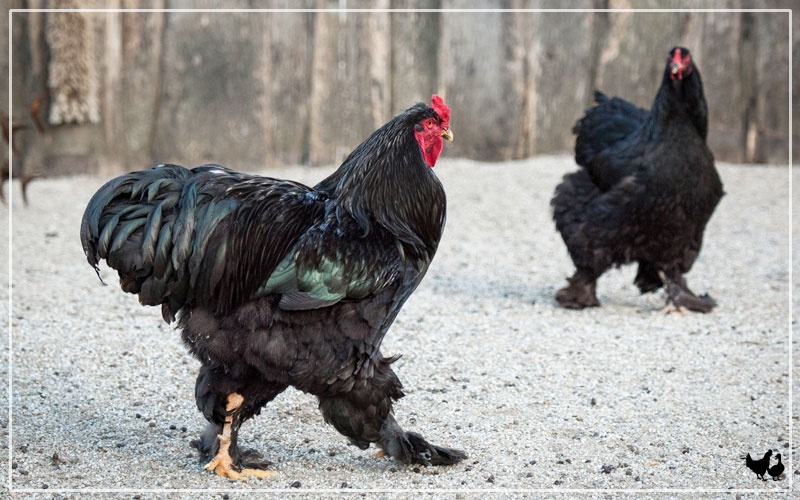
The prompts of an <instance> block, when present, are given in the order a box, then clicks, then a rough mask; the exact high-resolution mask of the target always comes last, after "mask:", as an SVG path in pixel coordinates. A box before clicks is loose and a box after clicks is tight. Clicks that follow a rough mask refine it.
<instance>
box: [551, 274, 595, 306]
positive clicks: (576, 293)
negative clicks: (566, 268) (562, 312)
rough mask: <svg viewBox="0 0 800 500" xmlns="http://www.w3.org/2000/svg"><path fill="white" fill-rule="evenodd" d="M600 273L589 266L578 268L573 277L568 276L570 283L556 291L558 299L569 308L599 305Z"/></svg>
mask: <svg viewBox="0 0 800 500" xmlns="http://www.w3.org/2000/svg"><path fill="white" fill-rule="evenodd" d="M599 276H600V275H599V274H597V273H595V272H594V271H592V270H590V269H587V268H578V269H577V270H576V271H575V274H573V275H572V277H571V278H567V282H568V283H569V285H567V286H566V287H564V288H562V289H561V290H559V291H558V293H556V300H557V301H558V303H559V304H561V306H562V307H566V308H567V309H583V308H584V307H599V306H600V301H599V300H597V292H596V289H597V278H598V277H599Z"/></svg>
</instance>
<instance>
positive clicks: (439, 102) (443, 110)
mask: <svg viewBox="0 0 800 500" xmlns="http://www.w3.org/2000/svg"><path fill="white" fill-rule="evenodd" d="M431 107H432V108H433V110H434V111H436V114H437V115H439V120H440V121H441V122H442V123H443V124H445V125H448V124H449V123H450V108H449V107H447V104H445V103H444V99H442V98H441V97H440V96H438V95H436V94H433V95H432V96H431ZM445 128H447V127H446V126H445Z"/></svg>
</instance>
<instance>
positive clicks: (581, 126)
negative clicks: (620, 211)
mask: <svg viewBox="0 0 800 500" xmlns="http://www.w3.org/2000/svg"><path fill="white" fill-rule="evenodd" d="M594 96H595V101H596V103H597V104H596V105H595V106H594V107H592V108H590V109H588V110H587V111H586V113H585V114H584V116H583V118H581V119H580V120H578V121H577V123H575V126H574V127H573V129H572V132H573V133H574V134H576V136H577V137H576V139H575V161H576V162H577V163H578V165H580V166H582V167H584V168H585V169H586V171H587V172H588V173H589V175H590V176H591V178H592V180H593V181H594V183H595V184H596V185H597V186H598V187H599V188H600V189H601V190H602V191H607V190H608V189H610V188H611V186H613V185H614V184H616V183H617V182H619V181H620V180H621V179H623V178H624V177H625V176H627V175H631V174H633V173H635V172H636V171H637V169H638V168H639V162H637V161H636V158H638V157H640V156H641V153H642V150H641V146H640V145H641V144H642V141H641V140H640V139H639V131H640V130H641V128H642V125H643V124H644V123H645V121H647V119H648V117H649V115H650V111H648V110H646V109H643V108H638V107H636V106H634V105H633V104H631V103H630V102H628V101H625V100H624V99H620V98H618V97H614V98H611V99H609V98H608V97H607V96H606V95H605V94H603V93H602V92H599V91H595V94H594Z"/></svg>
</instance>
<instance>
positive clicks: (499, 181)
mask: <svg viewBox="0 0 800 500" xmlns="http://www.w3.org/2000/svg"><path fill="white" fill-rule="evenodd" d="M574 168H575V166H574V163H573V162H572V160H571V158H569V157H566V156H546V157H535V158H532V159H529V160H525V161H518V162H507V163H501V164H487V163H477V162H473V161H468V160H447V159H443V160H442V161H441V162H440V164H439V166H437V168H436V171H437V173H438V174H439V176H440V177H441V179H442V182H443V183H444V185H445V188H446V190H447V193H448V223H447V228H446V231H445V236H444V239H443V241H442V243H441V245H440V249H439V253H438V254H437V256H436V258H435V259H434V262H433V265H432V266H431V268H430V271H429V273H428V275H427V277H426V278H425V280H424V281H423V282H422V285H421V286H420V287H419V289H418V290H417V292H416V293H415V294H414V295H413V296H412V297H411V299H410V300H409V301H408V302H407V304H406V306H405V308H404V309H403V311H402V312H401V313H400V315H399V317H398V318H397V321H396V322H395V324H394V326H393V327H392V328H391V329H390V331H389V333H388V335H387V338H386V340H385V342H384V344H383V348H382V349H383V352H384V354H386V355H391V354H400V353H402V354H403V357H402V358H401V359H400V360H399V361H398V362H397V363H396V365H395V369H396V371H397V372H398V374H399V376H400V379H401V380H402V381H403V383H404V385H405V389H406V394H407V396H406V397H405V398H403V399H402V400H400V401H399V402H398V403H397V404H396V405H395V412H396V416H397V419H398V421H399V422H400V424H401V425H403V426H404V427H405V428H406V429H409V430H417V431H419V432H421V433H422V434H423V435H425V436H426V437H427V438H428V439H429V440H431V441H432V442H434V443H437V444H443V445H448V446H453V447H457V448H461V449H463V450H465V451H467V452H468V453H469V459H467V460H465V461H464V462H463V463H462V464H459V465H457V466H454V467H450V468H434V467H429V468H425V467H415V466H402V465H399V464H396V463H394V462H393V461H391V460H387V459H383V460H379V459H376V458H374V457H373V456H372V452H374V448H373V449H371V450H368V451H361V450H359V449H357V448H355V447H352V446H349V445H348V444H347V441H346V439H345V438H343V437H342V436H340V435H339V434H338V433H337V432H336V431H335V430H334V429H333V428H332V427H330V426H327V425H325V424H324V422H323V420H322V417H321V416H320V414H319V412H318V410H317V405H316V401H315V399H314V398H313V397H311V396H309V395H306V394H303V393H300V392H298V391H295V390H291V389H290V390H288V391H286V392H285V393H284V394H282V395H281V396H279V397H278V398H277V399H276V400H275V401H273V402H272V403H270V404H269V405H267V407H266V408H265V409H264V411H263V412H262V414H261V415H260V416H259V417H256V419H254V420H252V421H250V422H248V423H246V424H245V425H244V427H243V430H242V434H241V441H242V444H243V445H244V446H251V447H254V448H257V449H258V450H259V451H261V452H263V453H264V454H265V455H266V456H267V457H269V458H270V459H271V460H273V461H274V462H275V465H274V467H273V468H274V470H276V471H278V472H279V475H278V476H277V477H276V478H274V479H266V480H252V481H250V482H247V483H234V482H231V481H228V480H227V479H223V478H219V477H217V476H215V475H213V474H211V473H208V472H206V471H204V470H203V468H202V463H201V462H200V461H199V459H198V457H197V456H196V454H195V452H194V450H193V449H191V448H190V447H189V445H188V443H189V441H190V440H191V439H193V438H195V437H196V435H197V434H198V433H199V431H200V430H201V429H202V428H203V427H204V425H205V422H204V420H203V418H202V416H201V415H200V414H199V412H198V411H197V410H196V408H195V404H194V396H193V389H194V377H195V374H196V371H197V368H198V363H197V362H196V361H195V360H194V359H193V358H192V357H190V356H189V355H188V354H187V353H186V351H185V349H184V347H183V346H182V345H181V343H180V340H179V335H178V333H177V332H175V331H173V328H172V327H170V326H167V325H166V324H164V323H163V322H162V321H161V319H160V317H161V315H160V312H159V310H158V309H156V308H144V307H141V306H140V305H139V304H138V302H137V300H136V297H135V296H133V295H128V294H125V293H123V292H122V291H121V290H120V289H119V287H118V286H117V285H116V280H115V277H114V274H113V272H112V271H111V270H109V269H108V268H104V269H103V273H102V275H103V277H104V279H105V280H106V281H107V282H108V283H110V286H108V287H104V286H102V285H101V284H100V282H99V281H98V280H97V277H96V276H95V275H94V272H93V271H92V270H91V268H90V267H89V266H88V265H87V264H86V261H85V259H84V256H83V254H82V251H81V247H80V242H79V239H78V230H79V224H80V217H81V215H82V212H83V209H84V207H85V204H86V202H87V201H88V199H89V197H90V196H91V194H92V193H93V192H94V190H95V189H96V188H98V187H99V186H100V185H101V184H102V183H103V182H104V180H105V179H101V178H96V177H74V178H64V179H43V180H37V181H35V182H34V183H32V184H31V186H30V191H29V195H30V199H31V206H29V207H27V208H23V207H22V206H21V205H20V200H19V196H16V199H15V200H14V202H13V204H12V206H13V231H12V247H13V267H12V272H13V280H12V284H11V288H10V290H11V291H12V292H13V301H12V302H13V305H12V306H11V307H12V311H11V314H10V315H9V314H8V310H7V308H8V301H6V300H5V299H6V298H7V294H8V286H7V282H8V276H6V275H5V274H3V275H2V280H3V283H2V285H3V286H0V294H2V297H0V298H2V299H3V300H2V304H3V306H2V307H3V312H4V313H5V314H3V315H2V318H0V321H2V323H3V326H7V324H8V321H9V316H10V320H11V321H12V323H13V329H12V335H11V336H10V339H11V342H12V345H11V353H12V356H13V358H12V361H13V363H12V365H11V368H12V370H13V376H12V377H11V381H12V384H11V388H12V398H11V403H12V405H13V418H12V419H11V424H10V425H9V422H8V419H7V414H6V411H3V412H2V413H3V414H2V416H0V422H2V432H3V433H4V434H5V438H6V440H7V438H8V434H9V429H12V431H11V433H12V435H13V436H12V437H13V439H12V440H11V443H12V444H11V456H10V459H11V464H10V468H9V463H8V459H9V456H7V455H4V456H0V466H2V469H1V470H2V471H3V472H4V473H6V471H10V472H9V474H10V480H11V483H10V484H11V491H10V492H9V490H8V489H6V490H5V491H0V496H3V494H4V493H5V494H9V493H11V495H12V496H20V497H22V496H26V497H27V496H36V497H43V498H51V497H55V498H63V497H70V498H78V497H79V496H83V495H85V494H86V493H90V492H91V493H94V494H95V495H96V496H97V497H117V496H119V497H123V498H131V497H133V496H134V495H137V496H138V497H140V498H155V497H162V496H164V495H165V494H166V493H168V492H170V491H171V490H175V491H174V492H172V495H171V497H174V498H177V497H187V498H188V497H196V496H197V495H198V492H202V493H203V495H202V496H203V497H204V498H222V497H223V494H224V493H227V495H228V497H229V498H244V497H245V495H244V493H249V494H252V493H253V492H255V491H258V492H261V493H263V494H264V496H276V497H277V496H286V495H287V494H289V493H291V494H292V495H291V497H290V498H299V497H318V496H319V497H328V498H336V497H339V496H341V495H342V494H343V493H347V492H353V493H364V494H367V496H380V497H386V498H389V497H391V498H403V497H411V496H412V495H413V496H418V495H419V494H420V493H425V494H424V495H423V496H424V497H426V498H434V497H441V496H447V497H458V498H479V497H483V496H485V495H486V494H487V493H492V497H493V498H495V497H506V496H507V497H511V496H522V495H525V491H528V493H527V495H528V496H531V497H540V496H544V495H546V494H549V495H548V496H554V497H559V498H572V497H576V496H578V495H579V494H580V495H581V496H583V497H586V498H609V497H615V496H630V495H633V496H636V497H639V498H656V497H668V498H674V497H676V496H685V497H691V498H717V497H719V498H731V497H733V495H734V494H737V495H740V497H745V496H758V495H759V493H760V492H762V491H763V492H771V493H772V494H770V495H768V496H769V498H773V497H776V496H777V497H783V496H786V497H788V496H790V495H791V494H790V487H791V485H792V483H793V481H792V480H793V478H795V477H797V476H795V474H800V471H798V472H796V469H797V468H798V467H797V466H796V463H797V456H796V455H795V456H794V457H792V456H791V455H792V453H791V452H790V444H789V443H790V432H791V431H790V422H791V419H792V416H791V401H790V394H791V388H790V380H791V378H790V370H791V367H790V364H791V361H792V360H791V356H790V322H791V317H790V314H791V313H790V304H791V302H790V290H791V284H790V276H791V271H790V264H789V263H790V243H791V241H790V234H792V233H791V230H790V218H789V214H790V174H789V171H788V169H787V168H786V167H754V166H742V165H730V164H720V165H719V170H720V174H721V176H722V179H723V182H724V183H725V190H726V192H727V196H725V197H724V199H723V200H722V202H721V203H720V205H719V207H718V208H717V211H716V213H715V215H714V216H713V218H712V219H711V222H710V224H709V226H708V229H707V231H706V238H705V246H704V248H703V251H702V253H701V255H700V258H699V259H698V261H697V263H696V264H695V266H694V269H693V270H692V272H691V273H690V274H689V275H688V281H689V284H690V286H691V287H692V288H693V289H694V290H695V291H696V292H698V293H701V292H708V293H710V294H711V295H712V296H713V297H715V298H716V299H717V301H718V302H719V303H720V306H719V308H718V309H716V310H715V311H714V312H713V313H711V314H708V315H701V314H686V315H679V314H664V313H663V312H661V308H662V306H663V305H664V295H663V293H662V292H659V293H656V294H650V295H647V296H640V295H639V294H638V291H637V290H636V288H635V287H634V286H633V284H632V280H633V276H634V274H635V269H634V268H633V267H626V268H623V269H620V270H615V271H612V272H609V273H607V274H606V275H605V276H603V278H601V280H600V282H599V285H598V294H599V298H600V300H601V302H602V303H603V307H601V308H596V309H592V310H586V311H578V312H576V311H569V310H564V309H561V308H558V307H556V306H555V305H554V300H553V295H554V293H555V291H556V290H557V289H558V288H560V287H561V286H562V285H563V284H564V283H565V281H564V279H565V277H566V276H568V275H570V274H571V273H572V271H573V267H572V264H571V262H570V260H569V257H568V255H567V253H566V249H565V247H564V245H563V243H562V241H561V239H560V237H559V236H558V234H557V233H556V232H555V229H554V225H553V223H552V221H551V218H550V208H549V200H550V197H551V195H552V193H553V189H554V187H555V185H556V184H557V183H558V182H559V180H560V178H561V176H562V175H563V174H564V173H566V172H568V171H571V170H574ZM328 170H329V169H312V168H302V167H293V168H282V169H279V170H275V171H270V172H269V174H270V175H273V176H278V177H287V178H293V179H297V180H301V181H304V182H307V183H314V182H316V181H317V180H319V179H321V178H322V177H323V176H324V175H326V173H327V172H328ZM18 189H19V187H18V186H14V190H15V191H14V194H15V195H18ZM7 215H8V208H7V207H2V208H0V221H1V222H0V225H2V228H0V229H2V230H3V231H6V230H7V229H8V228H7V225H8V217H7ZM795 220H797V218H795ZM797 233H798V232H797V231H795V232H794V234H797ZM6 252H7V249H2V257H6V256H7V255H6ZM798 262H800V261H795V266H796V265H797V263H798ZM798 295H800V294H795V295H794V297H795V304H794V305H795V310H796V309H797V300H798V299H797V297H798ZM8 340H9V339H7V338H3V339H2V342H3V347H4V348H6V349H7V348H8V345H7V342H8ZM2 370H3V373H2V375H3V376H7V374H8V367H7V366H3V367H2ZM7 391H8V387H1V388H0V398H1V400H3V401H8V392H7ZM3 405H5V403H3ZM3 410H5V408H3ZM793 441H794V442H795V443H796V442H797V441H798V440H797V436H796V435H795V438H794V440H793ZM768 448H772V449H773V450H775V451H776V452H778V451H779V452H781V453H783V455H784V462H785V463H786V470H787V474H786V477H785V478H784V480H783V481H779V482H773V481H769V482H761V481H758V480H756V478H755V476H754V474H752V473H751V472H750V471H749V470H747V469H746V468H745V467H744V463H743V460H740V458H739V457H740V456H742V455H744V454H745V453H746V452H750V453H751V454H754V455H756V454H758V455H761V454H763V453H764V451H766V450H767V449H768ZM7 486H8V485H6V487H7ZM337 490H340V491H337ZM412 491H416V492H417V493H414V494H412V493H411V492H412ZM270 492H272V493H271V494H270ZM426 492H427V493H426Z"/></svg>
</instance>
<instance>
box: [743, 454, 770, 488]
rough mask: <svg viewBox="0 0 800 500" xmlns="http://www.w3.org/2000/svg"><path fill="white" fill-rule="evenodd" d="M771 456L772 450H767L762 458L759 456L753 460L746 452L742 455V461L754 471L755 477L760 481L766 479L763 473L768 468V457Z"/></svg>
mask: <svg viewBox="0 0 800 500" xmlns="http://www.w3.org/2000/svg"><path fill="white" fill-rule="evenodd" d="M771 456H772V450H767V452H766V453H764V457H763V458H760V459H759V460H753V459H752V458H751V457H750V454H749V453H748V454H747V455H746V456H745V457H744V463H745V465H747V468H748V469H750V470H751V471H753V472H755V473H756V477H758V478H759V479H761V480H762V481H766V479H764V474H765V473H766V472H767V469H769V457H771Z"/></svg>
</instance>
